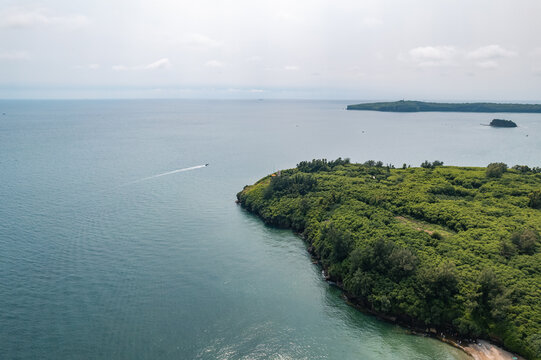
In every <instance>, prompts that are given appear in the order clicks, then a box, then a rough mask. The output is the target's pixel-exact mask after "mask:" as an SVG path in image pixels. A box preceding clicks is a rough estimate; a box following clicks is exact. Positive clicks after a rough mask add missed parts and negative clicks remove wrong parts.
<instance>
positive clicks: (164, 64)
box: [113, 58, 171, 71]
mask: <svg viewBox="0 0 541 360" xmlns="http://www.w3.org/2000/svg"><path fill="white" fill-rule="evenodd" d="M170 67H171V62H170V61H169V59H167V58H163V59H160V60H158V61H154V62H153V63H150V64H147V65H136V66H125V65H115V66H113V70H115V71H138V70H157V69H168V68H170Z"/></svg>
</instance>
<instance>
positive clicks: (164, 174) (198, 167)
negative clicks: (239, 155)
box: [120, 165, 207, 186]
mask: <svg viewBox="0 0 541 360" xmlns="http://www.w3.org/2000/svg"><path fill="white" fill-rule="evenodd" d="M206 166H207V165H197V166H192V167H187V168H183V169H177V170H173V171H168V172H164V173H161V174H157V175H152V176H148V177H145V178H142V179H139V180H135V181H131V182H129V183H126V184H123V185H120V186H126V185H132V184H137V183H140V182H142V181H147V180H150V179H155V178H158V177H161V176H166V175H172V174H176V173H179V172H183V171H190V170H195V169H201V168H204V167H206Z"/></svg>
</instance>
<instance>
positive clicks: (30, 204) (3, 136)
mask: <svg viewBox="0 0 541 360" xmlns="http://www.w3.org/2000/svg"><path fill="white" fill-rule="evenodd" d="M347 104H348V102H339V101H332V102H331V101H329V102H324V101H318V102H317V101H316V102H311V101H181V100H145V101H142V100H133V101H120V100H119V101H0V154H1V157H0V358H2V359H38V358H39V359H68V358H69V359H463V358H465V356H464V355H463V354H461V353H460V352H458V351H457V350H455V349H453V348H451V347H449V346H447V345H445V344H443V343H440V342H438V341H435V340H432V339H427V338H423V337H418V336H412V335H408V334H407V333H406V332H405V331H404V330H403V329H401V328H400V327H398V326H394V325H391V324H387V323H384V322H381V321H378V320H376V319H374V318H373V317H370V316H366V315H363V314H361V313H359V312H358V311H356V310H355V309H352V308H351V307H349V306H347V305H346V304H345V303H344V301H343V300H342V298H341V297H340V293H339V291H337V290H336V289H334V288H332V287H329V286H328V285H327V284H326V283H325V282H324V281H322V279H321V273H320V269H318V268H317V267H316V266H315V265H313V264H312V263H311V261H310V258H309V256H308V255H307V253H306V251H305V246H304V244H303V243H302V241H301V240H299V239H298V238H297V237H296V236H294V235H293V234H292V233H291V232H290V231H286V230H277V229H272V228H269V227H266V226H265V225H264V224H262V223H261V222H260V221H259V220H258V219H257V218H255V217H254V216H252V215H250V214H248V213H246V212H245V211H243V210H242V209H240V208H239V207H238V206H236V205H235V203H234V200H235V194H236V193H237V192H238V191H240V190H241V189H242V187H243V186H244V185H245V184H250V183H253V182H254V181H256V180H258V179H259V178H261V177H263V176H265V175H267V174H268V173H270V172H273V171H275V170H277V169H281V168H288V167H293V166H295V164H296V163H298V162H299V161H301V160H309V159H312V158H319V157H325V158H328V159H333V158H336V157H338V156H342V157H350V158H351V159H352V160H353V161H360V162H364V161H366V160H369V159H375V160H382V161H383V162H384V163H394V164H395V165H402V163H407V164H412V165H419V164H420V163H421V162H422V161H424V160H436V159H438V160H442V161H444V162H445V163H446V164H452V165H486V164H488V163H490V162H494V161H503V162H506V163H508V164H509V165H513V164H518V163H520V164H527V165H530V166H541V164H540V161H541V160H540V159H541V157H540V154H541V142H540V141H539V135H540V134H541V119H540V115H527V114H520V115H519V114H515V115H509V114H507V115H500V116H498V114H458V113H417V114H391V113H376V112H358V111H349V112H348V111H345V110H344V108H345V105H347ZM2 113H5V114H4V115H2ZM493 117H503V118H510V119H512V120H514V121H515V122H517V123H518V124H519V127H518V128H516V129H493V128H490V127H485V126H481V125H479V124H480V123H488V122H490V120H491V119H492V118H493ZM205 163H209V164H210V165H209V166H208V167H202V168H197V169H193V170H191V171H185V172H178V173H175V174H170V175H166V176H161V177H156V178H152V179H147V180H145V181H138V180H140V179H143V178H146V177H149V176H153V175H156V174H161V173H164V172H168V171H172V170H176V169H182V168H187V167H192V166H196V165H201V164H205Z"/></svg>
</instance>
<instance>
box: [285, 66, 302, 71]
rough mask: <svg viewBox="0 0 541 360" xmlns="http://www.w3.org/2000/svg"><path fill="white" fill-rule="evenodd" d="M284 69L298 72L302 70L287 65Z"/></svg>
mask: <svg viewBox="0 0 541 360" xmlns="http://www.w3.org/2000/svg"><path fill="white" fill-rule="evenodd" d="M284 69H285V70H287V71H297V70H299V69H300V68H299V67H298V66H297V65H286V66H284Z"/></svg>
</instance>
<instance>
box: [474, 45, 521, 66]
mask: <svg viewBox="0 0 541 360" xmlns="http://www.w3.org/2000/svg"><path fill="white" fill-rule="evenodd" d="M514 56H517V53H516V52H514V51H510V50H507V49H504V48H503V47H501V46H500V45H487V46H482V47H480V48H478V49H475V50H473V51H470V52H469V53H467V54H466V58H468V59H472V60H477V62H476V63H475V65H476V66H478V67H480V68H482V69H495V68H497V67H498V66H499V64H498V62H497V61H496V60H499V59H504V58H510V57H514Z"/></svg>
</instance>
